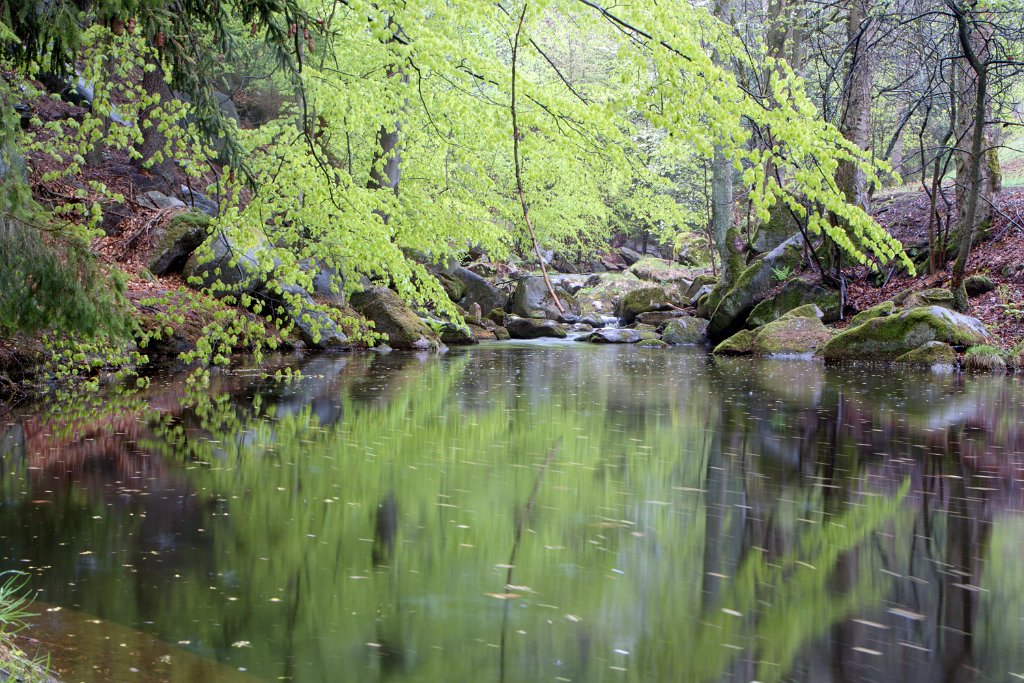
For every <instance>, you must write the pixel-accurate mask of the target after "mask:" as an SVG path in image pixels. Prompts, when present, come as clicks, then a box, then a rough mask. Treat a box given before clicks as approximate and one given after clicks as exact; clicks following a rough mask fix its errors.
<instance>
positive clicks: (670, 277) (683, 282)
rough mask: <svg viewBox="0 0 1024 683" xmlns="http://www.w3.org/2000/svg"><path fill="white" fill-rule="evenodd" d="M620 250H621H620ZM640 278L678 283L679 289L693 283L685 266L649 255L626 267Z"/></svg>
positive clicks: (663, 282) (660, 283)
mask: <svg viewBox="0 0 1024 683" xmlns="http://www.w3.org/2000/svg"><path fill="white" fill-rule="evenodd" d="M620 251H621V250H620ZM626 272H627V273H632V274H633V275H635V276H637V277H638V278H640V279H641V280H645V281H647V282H653V283H655V284H659V285H664V284H672V285H679V286H680V288H681V289H684V290H685V289H688V288H689V287H690V285H691V284H692V283H693V277H692V276H691V275H690V271H689V270H687V269H686V268H680V267H679V266H678V265H677V264H675V263H673V262H672V261H666V260H664V259H660V258H652V257H650V256H647V257H644V258H641V259H639V260H637V261H636V262H634V263H633V264H632V265H630V267H629V268H627V269H626Z"/></svg>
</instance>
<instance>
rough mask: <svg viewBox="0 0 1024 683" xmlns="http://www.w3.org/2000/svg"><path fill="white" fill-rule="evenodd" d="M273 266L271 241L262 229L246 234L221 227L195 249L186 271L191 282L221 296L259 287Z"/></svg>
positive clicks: (254, 289) (183, 270)
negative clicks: (221, 228)
mask: <svg viewBox="0 0 1024 683" xmlns="http://www.w3.org/2000/svg"><path fill="white" fill-rule="evenodd" d="M273 267H274V259H273V257H272V256H270V243H269V241H268V240H267V238H266V236H265V235H264V234H263V233H262V232H259V233H253V234H247V235H242V234H238V233H236V232H233V231H225V230H217V231H216V232H214V233H213V234H212V235H210V236H209V237H208V238H207V239H206V241H205V242H204V243H203V244H202V245H201V246H200V247H199V248H198V249H196V250H195V251H194V252H192V255H191V256H189V258H188V260H187V261H186V262H185V266H184V268H183V269H182V273H183V274H184V275H185V278H186V279H187V280H188V281H189V282H190V284H194V285H195V284H198V286H199V287H201V288H203V289H209V290H210V291H211V292H212V293H213V295H214V296H218V297H220V296H227V295H232V296H234V295H237V294H240V293H241V292H244V291H250V292H255V291H257V290H258V289H260V287H262V286H263V285H264V284H265V283H266V282H267V280H268V279H269V277H268V276H269V273H270V271H271V270H273Z"/></svg>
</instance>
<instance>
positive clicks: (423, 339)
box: [351, 287, 443, 350]
mask: <svg viewBox="0 0 1024 683" xmlns="http://www.w3.org/2000/svg"><path fill="white" fill-rule="evenodd" d="M351 303H352V308H354V309H355V310H356V311H357V312H358V313H359V314H360V315H362V316H363V317H364V318H366V319H367V320H372V321H373V325H374V330H375V331H377V332H383V333H384V334H386V335H387V337H388V338H387V342H388V345H389V346H391V347H392V348H395V349H416V350H439V349H441V348H443V345H442V344H441V339H440V338H439V337H438V334H437V333H436V332H435V331H434V330H433V329H431V328H430V326H429V325H427V324H426V323H425V322H423V321H422V320H420V318H419V316H417V315H416V313H415V312H414V311H413V310H412V309H411V308H409V306H407V305H406V303H405V302H404V301H402V299H401V297H399V296H398V295H397V294H396V293H394V292H392V291H391V290H390V289H387V288H386V287H371V288H370V289H366V290H364V291H361V292H355V293H354V294H353V295H352V298H351Z"/></svg>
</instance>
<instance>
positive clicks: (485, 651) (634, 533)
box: [0, 345, 1024, 683]
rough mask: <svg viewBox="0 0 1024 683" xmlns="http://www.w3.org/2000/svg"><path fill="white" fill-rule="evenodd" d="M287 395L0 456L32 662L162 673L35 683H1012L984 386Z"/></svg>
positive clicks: (27, 424)
mask: <svg viewBox="0 0 1024 683" xmlns="http://www.w3.org/2000/svg"><path fill="white" fill-rule="evenodd" d="M302 371H303V374H304V379H302V380H300V381H297V382H293V383H290V384H279V383H274V382H271V381H268V380H265V379H261V378H260V377H259V376H258V375H255V374H246V373H236V374H230V375H223V376H220V377H217V378H215V380H214V384H213V386H212V387H211V388H210V391H209V393H208V394H204V395H202V396H198V397H197V396H195V395H190V394H189V393H188V392H187V391H186V389H185V385H184V384H183V383H181V382H179V381H170V382H168V383H166V384H164V385H162V386H156V385H154V386H153V387H151V388H149V389H147V390H145V391H144V392H142V393H140V394H133V395H128V396H104V397H98V398H96V399H95V400H93V401H92V402H91V403H90V402H88V401H85V402H82V403H78V404H75V405H74V406H73V410H72V406H60V407H59V408H58V407H46V406H42V407H40V408H39V409H38V410H37V412H26V413H24V414H23V415H19V416H15V418H14V419H13V420H12V421H11V423H10V424H8V425H0V429H2V430H3V431H0V435H2V436H0V455H2V459H0V465H2V467H3V472H2V474H3V477H2V479H0V486H2V495H3V500H2V507H0V536H2V538H3V542H4V545H3V547H4V553H3V556H2V557H0V569H21V570H23V571H29V572H31V573H32V575H33V585H34V586H35V587H36V588H37V589H38V591H39V593H38V594H39V599H40V600H41V601H45V602H46V603H48V604H54V605H59V606H61V607H62V608H63V609H62V611H61V612H59V613H57V614H65V615H69V616H68V617H67V619H68V620H69V621H67V622H65V623H64V624H63V625H62V626H61V627H60V628H53V627H52V626H51V627H50V628H49V629H40V630H39V631H38V633H39V634H40V635H38V636H37V637H39V639H40V640H43V641H44V642H45V641H46V638H47V637H48V635H47V634H50V633H53V632H58V633H60V634H62V635H61V638H62V640H66V639H67V638H68V637H69V636H75V637H86V636H84V635H83V636H79V635H78V633H79V632H81V631H83V630H88V629H89V628H91V629H92V633H91V635H90V636H88V637H92V638H96V637H100V638H109V637H114V638H115V639H116V638H118V637H121V636H120V635H118V636H110V635H109V634H110V632H108V631H107V630H106V629H108V628H113V627H109V626H106V625H107V624H108V623H113V624H118V625H121V626H123V627H127V628H130V629H135V630H136V631H133V632H134V633H137V634H138V636H139V637H143V635H142V634H141V633H138V632H144V633H145V634H149V635H148V636H146V637H148V638H151V642H152V643H164V644H167V645H159V646H157V645H154V646H153V647H152V648H147V647H143V646H139V647H137V648H136V649H135V650H133V652H134V651H139V652H142V651H147V650H149V649H152V650H153V651H154V652H155V651H158V650H159V651H161V652H166V653H167V654H161V655H160V657H161V659H160V661H161V667H148V666H134V667H132V665H131V664H130V663H128V662H126V661H125V660H124V659H123V658H122V659H111V655H110V654H109V648H103V647H95V648H92V647H89V648H80V649H79V650H78V651H77V653H76V655H75V656H73V657H71V656H64V657H62V655H61V651H60V648H58V650H57V651H56V653H55V664H56V668H57V669H58V670H59V671H61V672H62V673H64V674H65V675H66V678H67V680H69V681H72V680H95V679H94V678H93V677H92V674H91V673H90V672H93V671H95V667H102V668H103V669H104V670H105V671H109V672H111V673H110V677H111V678H113V679H121V678H124V679H125V680H128V674H127V673H126V672H125V671H120V672H119V669H126V667H132V668H137V669H140V670H139V671H137V672H132V680H140V681H146V680H148V681H163V680H167V681H171V680H174V681H177V680H181V681H185V680H222V679H223V680H227V679H226V678H223V677H222V676H221V675H220V674H216V675H214V674H209V673H207V674H201V675H199V677H196V675H191V674H189V673H187V672H186V668H188V667H190V666H191V667H194V666H196V665H195V662H197V661H206V662H219V665H220V666H222V667H223V670H224V671H234V672H237V671H238V670H239V669H243V670H245V671H246V673H245V674H239V675H244V676H247V677H250V678H252V677H255V678H258V679H260V680H267V681H275V680H294V681H327V680H332V681H333V680H342V679H344V680H349V679H351V680H359V681H374V680H378V681H441V680H444V681H498V680H503V681H541V680H569V681H605V680H608V681H658V680H666V681H667V680H672V681H695V682H699V681H708V682H716V681H752V680H757V681H782V680H787V681H800V682H807V683H811V682H814V683H817V682H820V681H824V682H835V683H841V682H849V681H880V682H891V683H896V682H901V681H910V682H918V681H920V682H921V683H924V682H925V681H928V682H931V681H948V682H950V683H953V682H959V681H979V682H980V681H996V680H999V681H1004V680H1008V679H1009V680H1013V677H1014V676H1018V677H1019V676H1021V675H1024V643H1022V642H1021V635H1022V631H1021V619H1022V618H1024V578H1018V577H1020V576H1021V574H1020V572H1019V571H1018V567H1019V566H1020V564H1021V560H1022V559H1024V558H1022V557H1021V555H1022V550H1021V549H1022V548H1024V544H1022V542H1021V541H1022V540H1024V518H1022V516H1021V514H1020V511H1021V507H1022V506H1021V489H1020V486H1019V482H1020V481H1021V480H1022V479H1024V477H1021V470H1022V468H1024V426H1022V425H1024V408H1022V406H1024V401H1022V400H1021V399H1022V398H1024V387H1022V386H1021V385H1020V383H1019V382H1017V381H1015V380H1012V379H1007V378H985V379H980V378H979V379H964V378H962V377H960V376H955V375H954V376H950V375H944V376H930V375H922V374H913V373H909V372H908V373H902V372H894V371H891V370H885V371H874V370H872V371H867V370H864V369H858V370H832V369H825V368H822V367H821V366H819V365H815V364H812V363H803V362H768V361H766V362H753V361H750V360H744V359H739V360H728V359H726V360H719V359H709V358H708V357H706V356H705V355H703V354H698V353H695V352H688V351H678V350H673V351H656V350H652V351H643V350H637V349H617V348H600V347H598V348H594V347H587V348H581V347H579V346H575V345H561V346H559V345H544V346H535V347H509V346H486V345H484V346H481V347H477V348H474V349H471V350H468V351H464V352H455V353H451V354H449V355H448V356H446V357H441V358H421V357H415V356H402V355H397V354H395V355H390V356H382V357H358V356H356V357H350V356H345V357H320V358H315V359H312V360H310V361H308V362H306V363H304V364H303V365H302ZM870 372H876V373H877V374H869V373H870ZM53 614H54V613H47V615H48V616H47V618H48V619H52V618H53ZM95 620H101V623H100V624H95V623H93V622H94V621H95ZM86 625H91V626H86ZM97 634H100V635H99V636H97ZM51 637H52V636H51ZM175 645H180V647H174V646H175ZM179 654H180V655H181V657H180V660H181V664H180V665H177V668H176V665H175V663H176V662H177V661H178V660H179V658H178V656H177V655H179ZM139 656H140V657H144V655H139ZM164 657H166V661H164V659H163V658H164ZM196 657H201V658H203V659H196ZM168 662H170V663H168ZM158 669H159V670H158ZM147 676H148V678H147ZM211 676H212V678H211ZM240 680H241V679H240Z"/></svg>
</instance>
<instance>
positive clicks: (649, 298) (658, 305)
mask: <svg viewBox="0 0 1024 683" xmlns="http://www.w3.org/2000/svg"><path fill="white" fill-rule="evenodd" d="M672 307H673V302H672V301H671V298H670V297H669V295H668V293H667V292H666V291H665V289H664V288H662V287H644V288H642V289H637V290H634V291H632V292H629V293H627V294H624V295H623V296H622V298H621V299H619V305H618V306H617V307H616V309H615V315H616V316H617V317H618V318H619V320H620V321H621V322H622V324H624V325H629V324H631V323H632V322H633V321H634V320H636V317H637V316H638V315H640V314H641V313H646V312H648V311H664V310H669V309H671V308H672Z"/></svg>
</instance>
